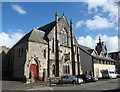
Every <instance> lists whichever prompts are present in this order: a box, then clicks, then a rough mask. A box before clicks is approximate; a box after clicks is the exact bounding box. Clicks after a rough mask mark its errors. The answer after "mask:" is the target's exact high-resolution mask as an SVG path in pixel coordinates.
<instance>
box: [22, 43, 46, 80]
mask: <svg viewBox="0 0 120 92" xmlns="http://www.w3.org/2000/svg"><path fill="white" fill-rule="evenodd" d="M44 49H45V50H46V58H45V57H44V55H43V51H44ZM26 58H27V60H26V63H25V70H24V75H25V76H26V78H27V79H29V73H30V72H29V71H30V65H31V64H32V63H31V62H32V60H33V59H34V58H35V59H37V62H38V69H39V78H40V80H42V78H43V69H45V72H46V76H47V60H48V45H47V44H44V43H39V42H31V41H29V42H28V51H27V57H26Z"/></svg>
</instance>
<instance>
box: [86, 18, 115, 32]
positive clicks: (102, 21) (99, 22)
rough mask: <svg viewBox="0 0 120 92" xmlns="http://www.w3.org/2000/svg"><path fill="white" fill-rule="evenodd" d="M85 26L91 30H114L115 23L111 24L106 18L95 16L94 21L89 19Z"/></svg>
mask: <svg viewBox="0 0 120 92" xmlns="http://www.w3.org/2000/svg"><path fill="white" fill-rule="evenodd" d="M85 24H86V26H87V28H89V29H90V30H95V29H104V28H112V27H113V26H114V23H111V22H109V21H108V20H107V19H106V18H102V17H100V16H94V18H93V20H91V19H89V20H87V21H86V23H85Z"/></svg>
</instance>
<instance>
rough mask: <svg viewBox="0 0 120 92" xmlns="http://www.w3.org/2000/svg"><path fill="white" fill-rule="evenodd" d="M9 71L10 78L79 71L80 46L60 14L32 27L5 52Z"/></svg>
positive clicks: (45, 75) (51, 75)
mask: <svg viewBox="0 0 120 92" xmlns="http://www.w3.org/2000/svg"><path fill="white" fill-rule="evenodd" d="M9 55H10V59H9V60H10V61H9V72H10V73H11V75H12V76H13V77H14V78H18V79H23V80H26V81H31V79H32V78H33V79H34V80H35V81H37V80H45V79H47V78H49V77H58V76H62V75H63V74H70V75H77V74H81V73H82V70H81V63H80V48H79V44H78V42H77V40H76V38H75V36H74V34H73V22H72V20H70V25H69V23H68V21H67V19H66V17H65V15H64V14H63V16H62V17H61V18H58V12H56V14H55V21H53V22H51V23H49V24H46V25H45V26H42V27H39V28H38V29H35V28H34V29H32V30H31V31H30V32H29V33H27V34H25V35H24V36H23V38H22V39H21V40H19V41H18V42H17V43H16V44H15V45H14V46H13V47H12V48H11V49H10V51H9Z"/></svg>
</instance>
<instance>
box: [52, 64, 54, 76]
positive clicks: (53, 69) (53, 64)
mask: <svg viewBox="0 0 120 92" xmlns="http://www.w3.org/2000/svg"><path fill="white" fill-rule="evenodd" d="M52 68H53V70H52V73H53V74H55V65H54V64H53V66H52Z"/></svg>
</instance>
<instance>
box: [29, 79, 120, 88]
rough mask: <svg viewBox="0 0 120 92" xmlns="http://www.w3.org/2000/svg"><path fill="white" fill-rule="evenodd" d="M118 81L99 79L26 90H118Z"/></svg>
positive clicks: (119, 80)
mask: <svg viewBox="0 0 120 92" xmlns="http://www.w3.org/2000/svg"><path fill="white" fill-rule="evenodd" d="M119 85H120V79H101V80H99V81H97V82H90V83H83V84H75V85H74V84H63V85H60V84H59V85H54V86H50V87H42V88H40V87H36V88H31V89H27V90H116V89H118V88H120V86H119Z"/></svg>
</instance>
